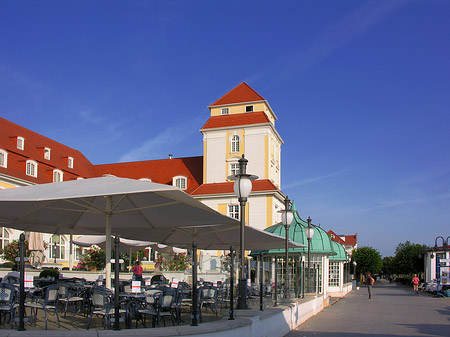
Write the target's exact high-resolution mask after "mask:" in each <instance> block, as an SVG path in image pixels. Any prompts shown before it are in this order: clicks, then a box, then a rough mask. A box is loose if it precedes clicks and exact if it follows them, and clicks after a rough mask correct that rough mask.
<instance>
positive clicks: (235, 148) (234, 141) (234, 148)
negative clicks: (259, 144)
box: [231, 135, 240, 153]
mask: <svg viewBox="0 0 450 337" xmlns="http://www.w3.org/2000/svg"><path fill="white" fill-rule="evenodd" d="M239 141H240V138H239V136H238V135H233V136H232V137H231V152H232V153H236V152H239Z"/></svg>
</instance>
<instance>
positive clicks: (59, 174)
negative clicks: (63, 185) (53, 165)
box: [53, 170, 64, 183]
mask: <svg viewBox="0 0 450 337" xmlns="http://www.w3.org/2000/svg"><path fill="white" fill-rule="evenodd" d="M63 175H64V173H63V171H61V170H53V182H54V183H59V182H61V181H63Z"/></svg>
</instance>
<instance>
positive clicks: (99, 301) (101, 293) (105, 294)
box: [86, 287, 127, 330]
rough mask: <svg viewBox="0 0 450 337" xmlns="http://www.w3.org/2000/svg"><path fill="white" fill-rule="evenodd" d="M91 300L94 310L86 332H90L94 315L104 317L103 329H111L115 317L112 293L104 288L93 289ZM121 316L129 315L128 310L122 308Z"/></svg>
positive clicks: (120, 310)
mask: <svg viewBox="0 0 450 337" xmlns="http://www.w3.org/2000/svg"><path fill="white" fill-rule="evenodd" d="M90 298H91V306H92V308H91V310H90V311H91V315H90V316H89V320H88V324H87V327H86V330H89V327H90V325H91V321H92V317H93V316H94V315H97V316H102V317H103V328H105V329H106V328H107V327H108V328H109V327H110V326H111V316H114V315H115V308H114V302H113V293H112V291H110V290H108V289H106V288H103V287H93V288H92V289H91V297H90ZM119 314H120V315H124V316H125V315H127V310H125V309H122V308H120V309H119ZM114 319H119V317H114Z"/></svg>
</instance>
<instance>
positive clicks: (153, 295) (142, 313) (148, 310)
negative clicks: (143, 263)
mask: <svg viewBox="0 0 450 337" xmlns="http://www.w3.org/2000/svg"><path fill="white" fill-rule="evenodd" d="M162 296H163V292H162V291H161V290H158V289H150V290H147V291H146V292H145V300H144V301H143V302H142V303H141V307H140V308H138V309H137V317H136V327H137V326H138V322H139V321H141V323H142V325H143V326H144V327H145V328H146V327H147V326H146V325H145V323H146V317H147V315H150V316H152V327H155V323H157V325H158V326H159V319H160V315H159V301H160V299H161V298H162Z"/></svg>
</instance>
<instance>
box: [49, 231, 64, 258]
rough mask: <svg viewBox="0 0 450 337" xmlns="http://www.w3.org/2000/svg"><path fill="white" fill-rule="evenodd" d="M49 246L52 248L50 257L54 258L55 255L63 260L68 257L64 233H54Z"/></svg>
mask: <svg viewBox="0 0 450 337" xmlns="http://www.w3.org/2000/svg"><path fill="white" fill-rule="evenodd" d="M55 244H56V245H55ZM48 248H49V250H50V259H54V258H55V256H56V258H57V259H61V260H64V259H65V258H66V249H65V248H66V239H65V238H64V237H63V236H62V235H56V234H55V235H52V237H51V238H50V246H49V247H48Z"/></svg>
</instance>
